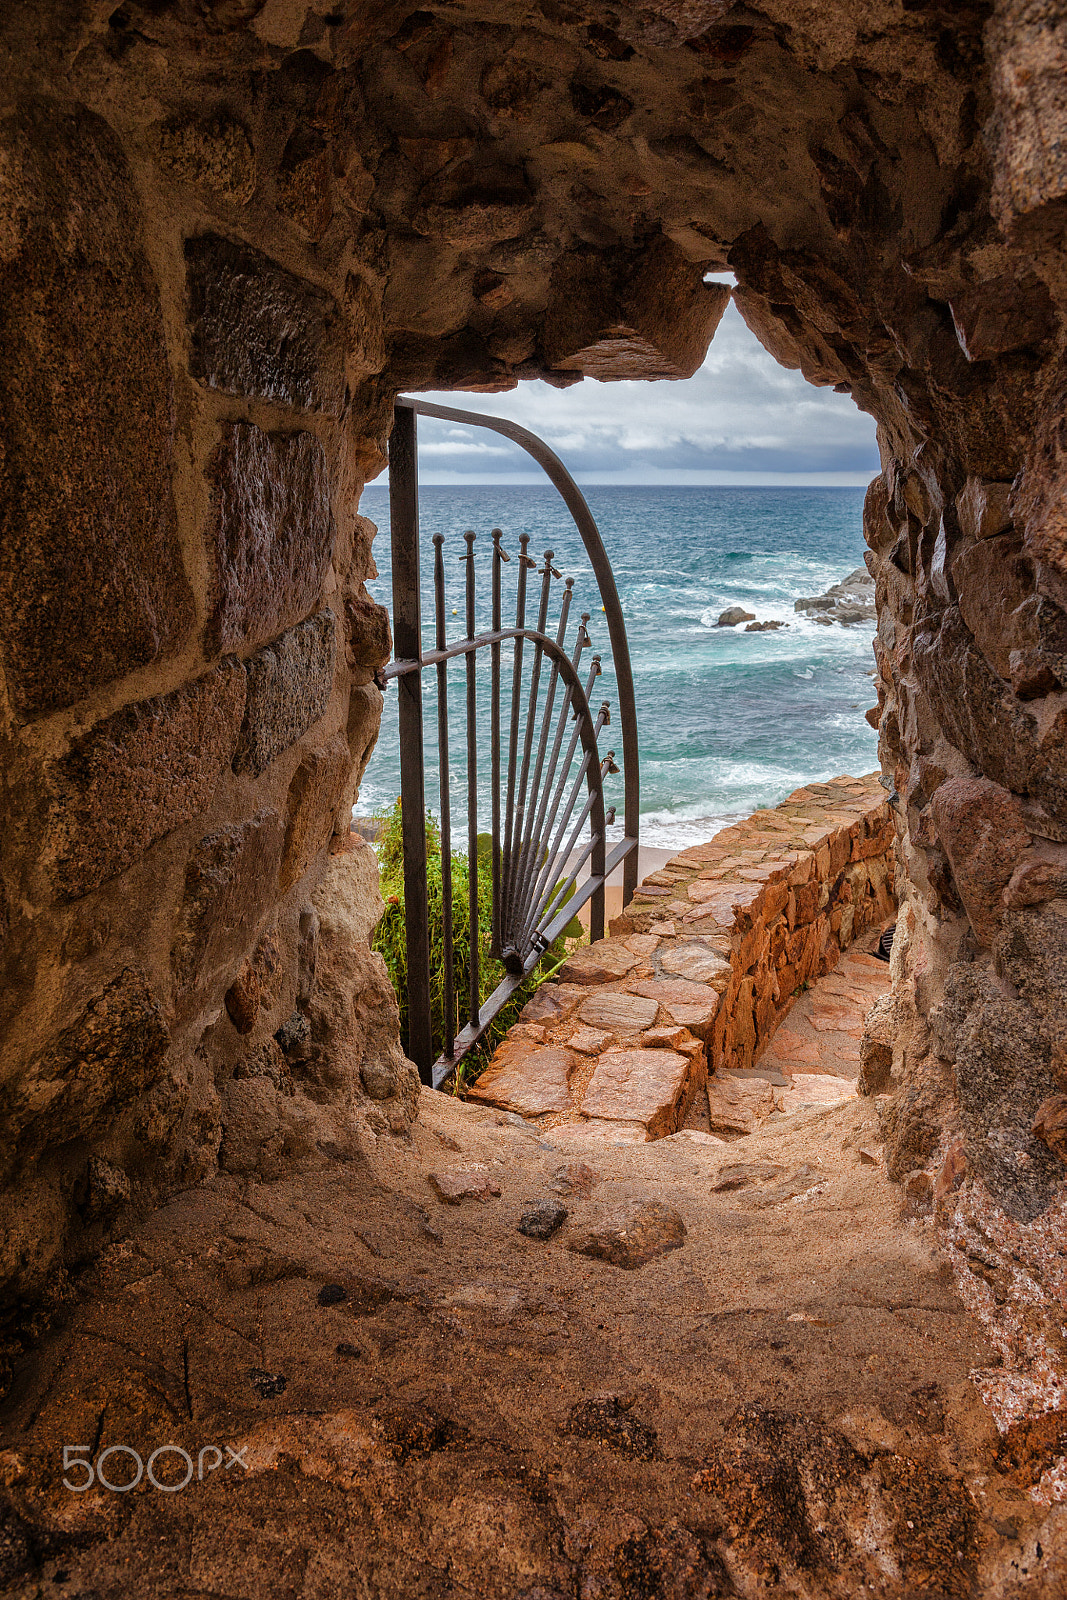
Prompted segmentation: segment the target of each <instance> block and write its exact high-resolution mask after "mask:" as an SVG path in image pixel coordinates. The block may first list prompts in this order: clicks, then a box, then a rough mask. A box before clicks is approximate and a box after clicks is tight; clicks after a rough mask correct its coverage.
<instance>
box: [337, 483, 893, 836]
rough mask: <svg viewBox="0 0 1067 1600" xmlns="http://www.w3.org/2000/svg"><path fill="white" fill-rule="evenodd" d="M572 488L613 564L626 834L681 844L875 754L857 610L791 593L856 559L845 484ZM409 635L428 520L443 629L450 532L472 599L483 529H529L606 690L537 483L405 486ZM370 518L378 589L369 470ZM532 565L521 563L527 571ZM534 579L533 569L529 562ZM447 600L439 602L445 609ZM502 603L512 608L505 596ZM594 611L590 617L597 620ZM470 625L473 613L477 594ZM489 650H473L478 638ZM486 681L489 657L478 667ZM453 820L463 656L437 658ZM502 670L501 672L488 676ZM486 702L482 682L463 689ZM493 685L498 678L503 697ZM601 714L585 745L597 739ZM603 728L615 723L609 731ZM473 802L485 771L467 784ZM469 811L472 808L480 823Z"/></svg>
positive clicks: (508, 579) (450, 581)
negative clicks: (418, 538)
mask: <svg viewBox="0 0 1067 1600" xmlns="http://www.w3.org/2000/svg"><path fill="white" fill-rule="evenodd" d="M583 492H584V493H585V495H586V498H587V500H588V501H589V504H590V507H591V509H592V511H593V515H594V516H595V517H596V519H597V522H598V524H599V526H600V531H601V534H602V536H603V539H604V544H605V546H606V548H607V551H608V555H609V557H610V559H611V563H612V566H613V568H614V572H615V579H616V583H617V585H618V589H619V595H620V598H621V601H622V607H623V614H624V617H625V620H626V628H627V634H628V637H629V641H630V654H631V661H632V665H633V674H634V686H635V692H636V697H637V716H638V730H639V745H640V753H641V813H642V825H641V827H642V842H643V843H645V844H649V845H675V846H678V845H683V844H689V843H693V842H696V841H698V840H701V839H706V838H708V837H709V836H710V835H711V834H712V833H714V832H715V831H716V829H717V828H718V827H721V826H722V825H723V824H724V822H725V821H726V820H728V819H730V818H734V817H737V816H743V815H746V814H747V813H748V812H750V811H752V810H755V809H756V808H757V807H759V806H765V805H775V804H777V803H778V802H779V801H780V800H782V799H784V797H785V796H786V795H787V794H788V793H789V792H790V791H791V790H792V789H794V788H796V787H797V786H798V785H799V784H801V783H805V782H808V781H818V780H820V779H826V778H830V777H835V776H837V775H838V774H839V773H844V772H851V773H853V774H859V773H863V772H869V771H871V770H872V769H873V768H875V767H876V766H877V764H878V762H877V754H876V744H877V741H876V736H875V734H874V732H873V731H872V730H871V728H870V727H869V726H868V725H867V723H866V721H865V720H864V715H863V713H864V711H865V710H866V708H867V707H868V706H870V705H872V704H873V703H874V698H875V696H874V688H873V684H872V680H871V676H870V674H871V671H872V669H873V665H874V662H873V656H872V651H871V640H872V637H873V634H874V625H873V623H871V624H857V625H854V626H852V627H848V628H842V627H840V626H837V625H835V626H833V627H829V628H828V627H824V626H819V625H818V624H816V623H814V622H811V621H809V620H807V618H806V617H805V616H802V615H798V614H796V613H795V612H794V610H793V602H794V600H796V599H798V598H799V597H801V596H804V595H814V594H821V593H822V592H823V591H824V590H825V589H826V588H828V587H829V585H830V584H832V583H836V582H838V581H839V580H840V579H841V578H843V577H844V576H845V575H846V574H847V573H848V572H850V571H851V570H852V569H853V568H854V567H858V566H861V565H862V564H863V550H864V545H863V537H862V533H861V512H862V507H863V490H862V489H835V488H817V489H793V488H773V489H768V488H654V489H653V488H649V489H641V488H616V487H611V488H606V487H596V486H592V485H591V486H588V487H586V488H585V489H584V491H583ZM419 504H420V517H421V524H422V546H423V551H424V557H423V617H424V624H425V619H426V618H427V617H428V618H429V619H430V626H429V627H426V626H424V644H425V647H426V648H428V649H429V648H432V645H433V637H432V619H433V610H432V607H433V598H432V591H431V588H430V584H429V581H428V579H429V576H430V571H429V554H430V542H429V541H430V538H431V536H432V535H433V534H434V533H437V532H440V533H443V534H444V535H445V537H446V544H445V547H444V548H445V555H446V583H447V594H448V612H449V616H448V622H449V638H452V637H456V638H459V637H462V635H463V633H464V631H465V629H464V620H463V619H464V598H463V597H464V588H463V585H464V580H465V571H466V569H465V567H464V566H463V565H462V564H461V561H460V557H461V555H462V553H463V550H464V545H463V539H462V535H463V532H464V530H465V529H467V528H474V529H475V530H476V532H477V533H478V535H479V539H478V543H477V546H476V549H477V550H478V552H479V555H480V557H481V561H480V564H479V582H480V584H481V588H482V591H483V596H484V599H485V602H486V605H487V604H488V573H489V568H488V556H489V552H490V549H491V543H490V539H489V530H490V529H491V528H492V527H494V526H499V527H501V528H502V529H503V530H504V535H505V537H504V541H503V542H504V547H505V549H507V550H508V551H510V552H511V554H512V555H514V554H516V553H517V549H518V536H519V534H520V533H523V532H525V533H529V534H530V535H531V538H532V542H531V545H530V551H531V554H533V553H536V554H537V555H538V556H540V554H541V552H542V551H543V550H544V549H545V548H546V546H547V547H550V548H551V549H552V550H554V552H555V562H554V565H555V566H557V567H558V568H560V569H561V570H562V572H563V573H564V575H565V576H566V575H568V574H569V575H572V576H574V578H575V580H576V582H575V610H588V611H590V612H591V613H592V614H593V620H592V622H591V624H590V631H591V633H592V636H593V641H594V646H595V647H596V648H598V649H599V648H603V651H604V665H605V671H604V676H603V677H602V678H601V679H600V680H599V683H598V687H597V690H596V695H595V698H596V699H597V700H600V699H608V700H610V701H612V702H613V703H614V701H615V693H614V679H613V674H612V670H611V664H610V655H609V652H608V647H607V630H606V628H605V626H604V623H603V620H602V618H601V616H600V601H599V598H598V597H597V594H596V585H595V583H594V580H593V576H592V572H591V570H590V568H589V565H588V562H587V561H586V559H585V553H584V550H583V548H582V545H581V540H580V538H579V536H578V534H577V532H576V531H575V529H574V526H573V524H572V523H571V520H570V516H569V514H568V512H567V510H566V508H565V506H564V505H563V503H562V501H561V500H560V499H559V497H558V495H557V494H556V492H555V491H554V490H553V489H552V488H551V486H547V485H546V486H545V487H544V488H541V487H536V488H525V487H520V486H500V487H496V486H493V487H484V488H483V487H478V488H467V487H464V488H452V487H439V488H437V487H427V488H423V489H421V490H420V500H419ZM360 510H361V511H362V512H363V513H364V515H366V516H368V517H370V518H372V519H373V520H374V521H375V522H377V523H378V525H379V528H380V530H381V531H380V534H379V536H378V538H377V539H376V540H375V544H374V553H375V559H376V561H377V563H378V567H379V569H380V574H381V575H380V577H379V578H378V579H377V580H376V581H374V582H372V583H371V584H369V585H368V587H369V589H370V591H371V593H372V594H373V595H374V596H375V597H376V598H377V599H378V600H380V601H381V602H382V603H383V604H385V605H386V606H389V605H390V596H391V589H390V583H389V510H388V497H387V491H386V489H385V488H384V486H378V485H372V486H371V487H370V488H369V489H367V490H366V492H365V494H364V496H363V500H362V502H361V505H360ZM515 571H516V563H515V562H514V561H512V563H511V565H510V566H507V567H505V568H504V573H505V589H504V596H505V598H504V616H505V622H507V620H508V612H509V604H510V605H511V606H513V604H514V602H513V599H512V598H511V597H512V595H513V587H512V586H513V583H514V574H515ZM532 577H533V575H532V574H531V578H532ZM535 582H537V583H538V584H539V582H540V580H539V579H537V580H535ZM729 605H743V606H744V607H745V609H746V610H747V611H752V612H755V615H756V618H757V620H758V621H761V622H762V621H764V620H768V619H770V618H779V619H781V620H782V621H784V622H788V624H789V627H788V629H782V630H780V631H778V632H775V633H749V634H746V633H745V632H744V631H743V629H740V628H739V629H725V628H718V629H716V628H715V627H714V623H715V621H716V620H717V618H718V616H719V613H720V612H721V611H723V610H725V609H726V607H727V606H729ZM453 609H455V610H456V611H457V612H458V615H457V616H455V617H453V616H452V615H451V612H452V610H453ZM512 615H513V612H512ZM598 622H599V627H598ZM478 625H479V627H481V626H487V625H488V613H487V610H485V609H484V608H483V606H482V604H479V608H478ZM482 654H483V655H485V656H486V657H487V656H488V652H483V653H482ZM433 676H434V675H433V674H427V676H426V690H425V696H424V717H425V720H426V726H427V730H428V731H429V730H431V729H434V730H435V729H436V703H435V698H434V695H435V691H434V687H433V681H432V680H433ZM484 679H485V684H486V685H487V683H488V672H486V673H485V674H484ZM449 683H450V690H449V693H450V696H451V710H452V716H451V718H450V724H451V727H452V736H451V737H452V746H453V763H452V770H451V780H452V781H451V793H452V802H453V826H454V827H459V828H463V827H464V826H465V823H464V821H463V816H464V809H463V808H464V797H465V793H466V775H465V768H464V766H463V762H462V754H463V747H464V732H463V721H462V717H461V716H457V715H456V713H457V712H462V710H463V692H464V691H463V668H462V665H459V664H457V665H456V666H454V667H453V668H452V669H451V672H450V677H449ZM509 683H510V679H508V678H505V689H507V687H508V685H509ZM483 701H484V712H483V714H484V715H485V717H486V720H487V718H488V690H487V687H486V690H485V693H484V694H481V693H480V695H479V705H480V708H481V707H482V702H483ZM506 704H507V697H506V693H505V705H506ZM612 731H613V730H607V733H606V734H605V736H604V738H603V740H602V748H607V747H609V746H610V745H611V743H612V740H611V739H610V738H609V737H608V736H607V734H608V733H611V732H612ZM617 737H618V735H617V734H616V738H617ZM399 782H400V777H399V759H398V741H397V726H396V688H395V686H394V687H391V688H390V689H389V691H388V693H387V695H386V707H385V714H384V717H383V723H382V733H381V738H380V740H379V743H378V747H377V749H376V751H375V753H374V755H373V757H372V759H371V763H370V767H369V768H368V771H367V774H366V777H365V779H364V783H363V789H362V793H361V795H360V801H359V805H358V807H357V812H358V813H360V814H365V813H367V812H370V811H373V810H376V809H377V808H379V807H380V806H382V805H384V804H390V803H391V802H392V800H393V799H394V798H395V796H396V795H397V794H398V793H399ZM608 782H609V791H608V799H609V803H610V802H612V801H615V802H616V803H618V805H619V808H620V816H621V804H622V780H621V778H615V779H609V780H608ZM479 791H480V798H479V811H480V813H481V814H482V816H483V817H487V816H488V787H487V785H486V783H485V782H484V779H483V781H482V782H481V783H480V784H479ZM427 802H428V804H429V806H430V808H431V810H434V811H436V810H437V809H438V805H437V773H436V767H435V766H434V765H433V759H432V756H431V757H430V759H429V761H428V767H427ZM484 825H485V824H484V823H483V826H484Z"/></svg>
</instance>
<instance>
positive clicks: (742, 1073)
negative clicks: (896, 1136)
mask: <svg viewBox="0 0 1067 1600" xmlns="http://www.w3.org/2000/svg"><path fill="white" fill-rule="evenodd" d="M892 912H893V898H892V827H891V824H890V821H889V807H888V804H887V802H886V800H885V795H884V791H883V790H882V788H881V787H880V785H879V783H878V781H877V779H876V777H875V776H874V775H873V774H872V775H869V776H868V777H866V778H859V779H857V778H837V779H834V780H833V782H832V783H828V784H811V785H808V786H807V787H806V788H803V789H798V790H796V791H795V793H793V794H792V795H790V796H789V798H788V800H786V801H784V802H783V804H782V805H781V806H779V807H777V808H776V809H775V810H773V811H764V812H757V813H755V814H754V815H753V816H752V817H749V818H746V819H745V821H744V822H742V823H739V824H737V825H736V826H734V827H732V828H729V829H726V830H724V831H723V832H722V833H720V834H718V835H717V836H716V837H715V838H714V839H713V840H711V841H710V842H709V843H708V844H704V845H698V846H695V847H693V848H690V849H688V850H683V851H681V852H680V853H679V854H678V855H677V856H675V857H673V858H672V859H671V860H670V861H668V862H667V863H666V865H665V866H664V867H662V868H660V869H658V870H657V871H656V872H653V873H651V874H650V875H649V876H648V877H647V878H646V880H645V881H644V883H642V884H641V885H640V886H639V887H638V889H637V892H636V894H635V895H634V898H633V901H632V902H631V904H630V905H629V906H628V907H627V908H626V910H625V911H624V913H623V914H622V915H621V916H620V917H616V918H614V919H613V921H612V923H611V937H610V938H607V939H601V940H598V941H597V942H596V943H595V944H593V945H588V946H583V947H582V948H580V949H578V950H577V951H575V953H574V954H573V955H572V956H571V958H570V959H569V960H568V961H567V962H566V964H565V965H564V966H563V968H562V970H561V973H560V981H559V982H557V983H549V984H545V985H544V986H543V987H542V988H541V989H539V990H538V991H537V993H536V994H535V995H534V996H533V998H532V999H531V1000H530V1002H529V1003H528V1004H527V1006H526V1007H525V1009H524V1010H523V1012H522V1015H521V1017H520V1020H519V1022H518V1023H517V1025H516V1026H515V1027H513V1028H512V1029H511V1031H510V1033H509V1034H508V1036H507V1038H506V1039H505V1040H504V1041H503V1043H502V1044H501V1045H500V1047H499V1048H498V1050H497V1051H496V1053H495V1054H494V1056H493V1059H492V1061H491V1062H490V1064H489V1066H488V1067H487V1068H486V1069H485V1070H484V1071H483V1072H482V1074H481V1075H480V1077H479V1078H478V1079H477V1081H476V1082H475V1083H474V1084H473V1085H472V1086H471V1088H470V1090H469V1098H470V1099H471V1100H472V1101H475V1102H477V1103H480V1104H483V1105H489V1106H494V1107H496V1108H498V1109H500V1110H503V1111H509V1112H512V1113H517V1114H519V1115H521V1116H523V1117H525V1118H527V1119H528V1120H532V1121H535V1122H536V1123H537V1125H538V1127H539V1128H541V1129H542V1130H543V1131H545V1132H548V1131H552V1132H553V1134H554V1135H555V1134H556V1133H561V1130H567V1131H566V1133H565V1134H561V1136H565V1137H569V1138H571V1139H573V1140H576V1141H579V1140H580V1141H588V1140H590V1139H592V1140H594V1141H608V1142H620V1141H621V1142H647V1141H649V1140H654V1139H661V1138H664V1137H666V1136H668V1135H670V1134H672V1133H676V1132H677V1131H679V1130H680V1129H681V1128H683V1127H690V1128H693V1129H694V1130H695V1131H702V1132H704V1133H707V1134H710V1135H714V1136H716V1137H723V1138H731V1137H738V1136H741V1135H744V1134H748V1133H751V1132H753V1131H754V1129H755V1128H757V1127H759V1126H760V1125H761V1123H762V1122H764V1121H765V1120H766V1119H767V1118H768V1117H769V1116H773V1115H775V1114H781V1113H782V1112H783V1111H784V1110H788V1109H792V1108H794V1107H797V1106H802V1105H808V1104H833V1103H834V1102H835V1100H841V1099H844V1098H848V1097H850V1096H851V1095H852V1094H853V1093H854V1088H853V1085H854V1083H855V1079H856V1078H857V1076H858V1074H859V1067H860V1059H859V1037H860V1033H861V1032H862V1027H863V1018H864V1015H865V1013H866V1011H867V1010H868V1009H869V1007H870V1005H871V1004H872V1003H873V1001H874V1000H875V999H877V998H878V996H879V995H880V994H882V993H884V992H885V990H886V988H887V987H888V972H887V969H886V967H885V965H884V964H883V963H880V962H877V961H875V960H874V959H873V957H871V956H870V955H869V954H867V953H866V952H865V950H864V948H863V946H866V947H870V946H872V945H873V944H874V942H875V941H876V938H877V933H878V931H879V930H880V928H881V927H882V925H883V924H884V923H885V922H886V921H887V920H888V918H889V917H890V916H891V915H892ZM854 940H861V941H862V944H861V947H860V949H859V951H858V952H857V953H856V954H855V955H850V956H848V957H847V958H845V960H844V964H843V965H842V959H843V958H842V952H843V951H850V950H851V949H852V948H853V941H854ZM812 983H816V990H815V992H814V994H813V993H811V992H810V985H811V984H812ZM787 1021H788V1025H787V1026H786V1025H785V1024H786V1023H787ZM815 1077H817V1078H818V1081H817V1082H815V1083H813V1082H811V1081H810V1080H811V1079H812V1078H815Z"/></svg>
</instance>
